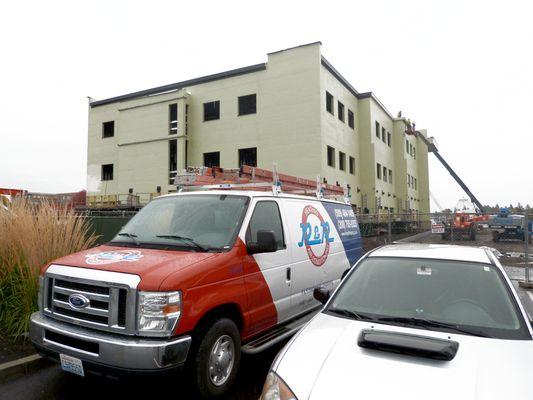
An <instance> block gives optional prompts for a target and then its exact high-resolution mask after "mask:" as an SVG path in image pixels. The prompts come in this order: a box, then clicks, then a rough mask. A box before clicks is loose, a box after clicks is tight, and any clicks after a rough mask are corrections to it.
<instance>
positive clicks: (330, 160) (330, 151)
mask: <svg viewBox="0 0 533 400" xmlns="http://www.w3.org/2000/svg"><path fill="white" fill-rule="evenodd" d="M328 166H330V167H333V168H335V149H334V148H333V147H331V146H328Z"/></svg>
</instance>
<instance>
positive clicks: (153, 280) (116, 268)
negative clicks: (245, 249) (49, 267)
mask: <svg viewBox="0 0 533 400" xmlns="http://www.w3.org/2000/svg"><path fill="white" fill-rule="evenodd" d="M220 255H221V253H202V252H194V251H177V250H160V249H146V248H137V247H122V246H108V245H103V246H98V247H94V248H92V249H89V250H85V251H81V252H78V253H74V254H70V255H68V256H65V257H62V258H59V259H57V260H55V261H53V262H52V263H51V264H58V265H66V266H71V267H80V268H90V269H99V270H105V271H113V272H123V273H127V274H134V275H138V276H139V277H140V278H141V283H140V284H139V289H141V290H158V289H159V287H160V285H161V283H162V282H163V281H164V279H165V278H166V277H168V276H169V275H170V274H172V273H174V272H177V271H183V270H185V269H187V268H189V267H191V266H192V265H195V264H198V263H203V262H205V261H206V260H209V259H212V258H214V257H217V256H220ZM43 272H44V271H43Z"/></svg>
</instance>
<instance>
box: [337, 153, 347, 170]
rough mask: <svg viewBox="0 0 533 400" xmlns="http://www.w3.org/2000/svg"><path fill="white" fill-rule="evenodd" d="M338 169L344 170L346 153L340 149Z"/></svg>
mask: <svg viewBox="0 0 533 400" xmlns="http://www.w3.org/2000/svg"><path fill="white" fill-rule="evenodd" d="M339 169H340V170H341V171H346V154H344V153H343V152H342V151H339Z"/></svg>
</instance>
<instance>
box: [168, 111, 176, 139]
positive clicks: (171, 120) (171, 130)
mask: <svg viewBox="0 0 533 400" xmlns="http://www.w3.org/2000/svg"><path fill="white" fill-rule="evenodd" d="M175 133H178V105H177V104H169V105H168V134H169V135H173V134H175Z"/></svg>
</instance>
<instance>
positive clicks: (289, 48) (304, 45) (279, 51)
mask: <svg viewBox="0 0 533 400" xmlns="http://www.w3.org/2000/svg"><path fill="white" fill-rule="evenodd" d="M315 44H319V45H322V42H321V41H320V40H317V41H316V42H310V43H305V44H300V45H298V46H292V47H287V48H286V49H281V50H276V51H271V52H270V53H267V55H268V56H269V55H271V54H276V53H282V52H284V51H288V50H294V49H299V48H300V47H307V46H314V45H315Z"/></svg>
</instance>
